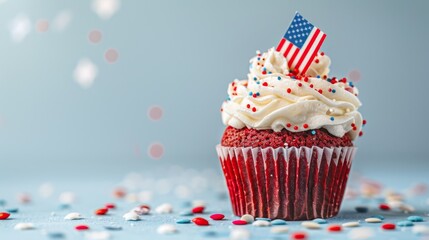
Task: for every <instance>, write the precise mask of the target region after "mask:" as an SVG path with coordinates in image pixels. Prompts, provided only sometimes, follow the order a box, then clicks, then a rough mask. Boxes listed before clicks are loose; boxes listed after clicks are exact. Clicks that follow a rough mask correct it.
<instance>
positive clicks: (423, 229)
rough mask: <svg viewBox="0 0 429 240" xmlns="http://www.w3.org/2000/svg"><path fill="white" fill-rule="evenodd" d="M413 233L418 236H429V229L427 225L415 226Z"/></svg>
mask: <svg viewBox="0 0 429 240" xmlns="http://www.w3.org/2000/svg"><path fill="white" fill-rule="evenodd" d="M411 231H412V232H413V233H414V234H418V235H429V227H428V226H425V225H415V226H413V228H412V229H411Z"/></svg>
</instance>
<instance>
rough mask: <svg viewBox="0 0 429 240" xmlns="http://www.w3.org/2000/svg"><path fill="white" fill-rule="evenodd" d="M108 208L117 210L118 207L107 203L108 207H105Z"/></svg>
mask: <svg viewBox="0 0 429 240" xmlns="http://www.w3.org/2000/svg"><path fill="white" fill-rule="evenodd" d="M104 206H105V207H106V208H108V209H115V208H116V205H115V204H114V203H106V205H104Z"/></svg>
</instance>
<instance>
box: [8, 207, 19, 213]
mask: <svg viewBox="0 0 429 240" xmlns="http://www.w3.org/2000/svg"><path fill="white" fill-rule="evenodd" d="M5 210H6V212H8V213H17V212H18V211H19V209H18V208H6V209H5Z"/></svg>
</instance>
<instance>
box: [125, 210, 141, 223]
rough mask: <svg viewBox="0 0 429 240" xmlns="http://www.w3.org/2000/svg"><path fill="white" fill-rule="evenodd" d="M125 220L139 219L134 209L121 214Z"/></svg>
mask: <svg viewBox="0 0 429 240" xmlns="http://www.w3.org/2000/svg"><path fill="white" fill-rule="evenodd" d="M122 217H123V218H124V219H125V220H126V221H138V220H140V216H139V215H138V214H137V213H136V212H134V211H131V212H127V213H125V214H124V216H122Z"/></svg>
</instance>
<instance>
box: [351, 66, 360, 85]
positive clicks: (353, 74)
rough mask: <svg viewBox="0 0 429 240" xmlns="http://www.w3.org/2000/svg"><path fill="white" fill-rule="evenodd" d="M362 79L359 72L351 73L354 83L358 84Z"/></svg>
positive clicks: (353, 71)
mask: <svg viewBox="0 0 429 240" xmlns="http://www.w3.org/2000/svg"><path fill="white" fill-rule="evenodd" d="M360 78H361V74H360V71H359V70H356V69H355V70H352V71H350V72H349V79H350V80H352V81H353V82H358V81H359V80H360Z"/></svg>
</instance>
